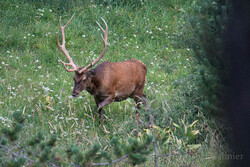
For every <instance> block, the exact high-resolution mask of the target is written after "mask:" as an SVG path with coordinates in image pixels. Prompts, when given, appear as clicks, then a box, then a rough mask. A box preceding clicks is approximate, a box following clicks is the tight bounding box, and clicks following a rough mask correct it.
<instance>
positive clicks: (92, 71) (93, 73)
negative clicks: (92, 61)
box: [88, 70, 96, 77]
mask: <svg viewBox="0 0 250 167" xmlns="http://www.w3.org/2000/svg"><path fill="white" fill-rule="evenodd" d="M95 74H96V72H95V71H94V70H88V77H89V76H94V75H95Z"/></svg>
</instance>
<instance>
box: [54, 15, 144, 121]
mask: <svg viewBox="0 0 250 167" xmlns="http://www.w3.org/2000/svg"><path fill="white" fill-rule="evenodd" d="M73 17H74V15H73V16H72V17H71V18H70V20H69V21H68V22H67V24H66V25H65V26H62V25H61V17H60V20H59V27H60V29H61V34H62V44H60V42H59V37H58V34H59V32H58V33H57V44H58V47H59V48H60V49H61V50H62V52H63V54H64V55H65V56H66V58H67V59H68V63H65V62H63V61H62V60H61V59H60V58H59V61H60V62H61V63H62V64H63V65H64V67H65V69H66V70H67V71H68V72H75V76H74V78H73V79H74V82H75V86H74V88H73V92H72V96H73V97H77V96H78V95H79V94H80V93H81V92H82V91H83V90H87V91H88V92H89V93H90V94H91V95H93V96H94V99H95V102H96V105H97V107H98V111H99V119H100V122H102V121H103V107H104V106H106V105H108V104H110V103H112V102H119V101H123V100H125V99H127V98H133V99H134V101H135V104H136V107H137V109H140V106H139V102H140V101H142V103H143V104H144V105H146V99H145V97H146V96H145V94H143V89H144V84H145V79H146V74H147V67H146V66H145V64H143V63H142V62H141V61H139V60H136V59H130V60H126V61H123V62H103V63H101V64H99V65H97V66H96V68H94V69H90V67H92V66H94V65H95V64H97V63H98V62H99V61H100V60H101V58H102V57H103V55H104V53H105V51H106V48H107V40H108V26H107V23H106V22H105V20H104V19H103V18H102V21H103V22H104V24H105V30H104V29H103V28H102V27H101V25H100V24H99V23H98V22H96V23H97V25H98V26H99V27H100V29H101V30H102V32H103V34H104V37H103V36H102V35H101V37H102V41H103V49H102V52H101V54H100V56H99V57H98V58H97V59H96V60H95V61H94V62H92V61H91V63H90V64H89V65H87V66H86V67H78V66H77V65H76V64H75V63H74V62H73V60H72V58H71V57H70V55H69V53H68V51H67V50H66V48H65V35H64V30H65V28H66V27H67V26H68V24H69V23H70V22H71V21H72V19H73ZM67 66H71V68H70V69H69V68H68V67H67ZM136 118H137V120H138V111H137V110H136Z"/></svg>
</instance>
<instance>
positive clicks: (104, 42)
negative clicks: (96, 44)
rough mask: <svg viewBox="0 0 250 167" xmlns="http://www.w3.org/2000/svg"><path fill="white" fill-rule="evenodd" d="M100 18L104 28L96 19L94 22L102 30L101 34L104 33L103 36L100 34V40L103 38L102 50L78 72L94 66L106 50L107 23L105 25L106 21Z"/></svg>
mask: <svg viewBox="0 0 250 167" xmlns="http://www.w3.org/2000/svg"><path fill="white" fill-rule="evenodd" d="M101 19H102V21H103V22H104V24H105V30H104V29H103V28H102V26H101V25H100V24H99V23H98V22H97V21H96V23H97V25H98V26H99V27H100V29H101V30H102V32H103V35H104V37H103V36H102V34H101V37H102V40H103V49H102V52H101V53H100V56H99V57H98V58H97V59H96V60H95V61H94V62H91V63H90V64H89V65H87V66H86V67H84V68H83V69H82V70H80V73H81V72H82V71H84V70H87V69H88V68H90V67H92V66H94V65H95V64H96V63H98V62H99V61H100V60H101V58H102V57H103V55H104V53H105V51H106V48H107V45H108V44H107V41H108V25H107V23H106V21H105V20H104V19H103V18H101Z"/></svg>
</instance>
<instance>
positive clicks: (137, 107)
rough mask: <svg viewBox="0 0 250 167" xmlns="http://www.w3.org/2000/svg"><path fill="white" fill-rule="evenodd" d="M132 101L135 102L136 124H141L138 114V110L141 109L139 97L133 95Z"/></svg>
mask: <svg viewBox="0 0 250 167" xmlns="http://www.w3.org/2000/svg"><path fill="white" fill-rule="evenodd" d="M134 101H135V107H136V116H135V118H136V120H137V122H138V124H142V120H141V119H140V114H139V113H138V110H140V109H141V106H140V97H139V96H137V95H135V96H134Z"/></svg>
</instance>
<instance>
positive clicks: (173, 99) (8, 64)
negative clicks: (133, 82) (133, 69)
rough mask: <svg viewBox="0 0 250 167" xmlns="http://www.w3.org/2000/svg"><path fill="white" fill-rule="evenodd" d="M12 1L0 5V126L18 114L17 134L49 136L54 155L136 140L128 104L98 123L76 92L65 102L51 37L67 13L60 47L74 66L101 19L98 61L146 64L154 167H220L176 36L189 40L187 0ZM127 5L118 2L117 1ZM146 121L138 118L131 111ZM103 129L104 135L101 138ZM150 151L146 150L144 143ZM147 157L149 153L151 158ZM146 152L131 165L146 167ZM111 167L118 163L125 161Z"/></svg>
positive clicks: (193, 68) (215, 137) (213, 124)
mask: <svg viewBox="0 0 250 167" xmlns="http://www.w3.org/2000/svg"><path fill="white" fill-rule="evenodd" d="M122 2H123V1H118V2H117V3H115V1H86V2H84V3H81V2H79V1H54V2H50V1H32V0H30V1H29V0H26V1H22V2H21V1H17V0H8V1H4V2H0V6H1V7H0V9H1V10H0V76H1V78H0V118H1V119H0V122H1V124H0V127H8V126H12V118H11V115H12V114H13V112H15V111H21V112H23V114H25V115H27V123H26V126H25V131H24V132H23V133H22V138H20V139H19V140H18V141H19V142H20V143H21V142H22V141H23V140H26V139H29V138H31V137H33V136H34V135H35V134H36V133H37V132H39V131H42V132H43V133H44V134H45V135H47V136H49V135H51V134H56V135H57V136H58V141H57V146H56V151H57V152H58V154H61V155H62V156H65V155H64V153H63V152H64V150H65V148H66V147H67V146H69V145H71V144H75V145H77V146H78V147H79V148H80V149H81V150H83V151H84V150H87V149H88V148H89V147H90V146H92V145H93V144H94V143H99V144H100V145H101V147H102V149H104V150H107V151H110V148H109V146H110V144H109V143H110V139H111V138H112V137H114V136H116V137H118V138H119V140H121V141H126V140H127V139H128V138H129V137H133V138H137V139H138V141H140V140H142V139H143V138H145V136H146V134H147V133H149V132H148V131H149V129H148V127H147V126H142V125H138V124H137V121H136V119H135V107H134V102H133V100H132V99H128V100H125V101H123V102H120V103H112V104H110V105H108V106H106V107H105V108H104V115H105V117H104V118H105V120H104V123H103V124H104V125H105V128H106V130H105V129H104V128H103V126H100V125H99V120H98V112H97V107H96V105H95V103H94V99H93V97H92V96H90V95H89V94H88V93H87V92H86V91H84V92H82V93H81V96H80V97H78V98H74V99H72V97H71V92H72V88H73V86H74V83H73V79H72V78H73V75H74V74H73V73H68V72H67V71H65V70H64V67H63V65H62V64H61V63H60V62H59V61H58V57H60V58H61V59H63V60H66V59H65V56H64V55H63V54H62V53H61V51H60V50H59V49H58V47H57V44H56V34H57V31H58V29H59V24H58V21H59V17H60V16H62V23H63V24H66V22H67V21H68V20H69V19H70V17H71V16H72V15H73V14H75V17H74V19H73V20H72V22H71V23H70V24H69V26H68V27H67V29H66V31H65V35H66V48H67V50H68V51H69V53H70V55H71V57H72V58H73V60H74V62H76V63H77V64H78V65H80V66H86V65H87V64H88V63H89V62H90V58H91V60H94V59H95V58H97V57H98V55H99V53H100V52H101V49H102V41H101V37H100V33H101V31H100V30H99V27H98V26H97V24H96V23H95V21H98V22H99V23H101V24H102V21H101V17H103V18H104V19H105V20H106V22H107V24H108V26H109V34H108V35H109V37H108V43H109V45H108V48H107V51H106V53H105V55H104V57H103V59H102V60H101V62H103V61H113V62H117V61H124V60H126V59H131V58H134V59H138V60H140V61H142V62H143V63H144V64H145V65H146V66H147V68H148V73H147V81H146V85H145V93H146V94H147V98H148V99H147V100H148V104H149V105H150V106H151V112H152V114H153V117H154V123H155V125H156V126H155V134H156V137H157V147H158V152H159V154H162V155H163V154H164V155H166V154H167V155H168V156H162V157H159V164H160V166H221V165H223V164H224V161H222V160H221V159H220V158H218V157H221V156H220V155H223V154H225V153H226V151H227V146H226V145H225V143H224V141H223V140H221V139H222V136H221V133H220V132H219V130H220V129H222V127H221V125H220V124H219V123H218V122H219V121H217V120H216V119H215V118H211V117H209V116H208V114H206V113H207V112H208V111H206V110H204V109H203V108H202V106H201V105H200V103H201V102H202V101H203V99H204V98H206V97H203V96H202V95H201V94H200V93H199V91H198V87H199V85H198V84H197V83H198V82H197V80H198V79H199V77H200V76H199V73H198V72H197V69H198V67H199V65H198V63H197V61H196V60H195V58H194V53H193V51H192V49H191V48H190V46H189V44H188V43H185V42H184V41H185V40H183V39H184V38H189V37H190V35H192V34H189V31H187V28H188V27H189V23H188V21H187V20H186V16H187V14H192V13H194V11H193V8H192V6H193V5H195V3H196V0H187V1H184V0H183V1H182V0H169V1H160V0H156V1H152V2H151V1H135V2H134V3H130V2H129V1H124V3H122ZM125 2H127V3H125ZM140 114H141V119H142V120H143V121H144V122H146V123H147V122H148V114H147V113H146V112H145V111H144V110H141V111H140ZM107 131H108V132H109V133H108V132H107ZM152 150H153V147H152ZM152 154H153V152H152ZM153 158H154V157H153V156H148V161H147V162H146V163H145V164H142V165H140V166H152V165H153V164H154V160H153ZM119 165H121V166H127V165H128V164H127V162H126V161H125V162H120V163H119Z"/></svg>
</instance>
